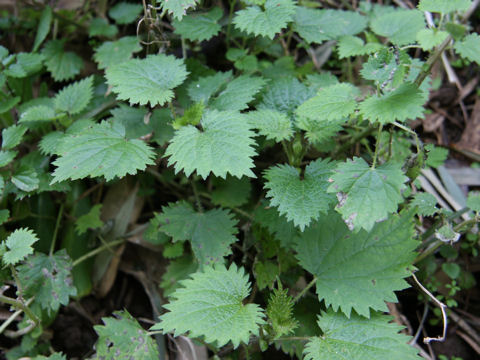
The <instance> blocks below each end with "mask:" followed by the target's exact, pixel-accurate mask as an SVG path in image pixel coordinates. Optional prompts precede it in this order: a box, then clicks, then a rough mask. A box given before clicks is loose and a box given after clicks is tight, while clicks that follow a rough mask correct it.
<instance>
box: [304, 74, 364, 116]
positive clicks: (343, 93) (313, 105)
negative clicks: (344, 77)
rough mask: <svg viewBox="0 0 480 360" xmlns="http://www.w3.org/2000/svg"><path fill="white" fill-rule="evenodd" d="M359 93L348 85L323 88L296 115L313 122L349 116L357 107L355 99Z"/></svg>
mask: <svg viewBox="0 0 480 360" xmlns="http://www.w3.org/2000/svg"><path fill="white" fill-rule="evenodd" d="M358 95H360V91H359V90H358V89H357V88H356V87H355V86H353V85H351V84H348V83H343V84H337V85H332V86H329V87H327V88H323V89H321V90H320V91H319V92H318V95H317V96H315V97H313V98H311V99H309V100H307V101H306V102H304V103H303V104H302V105H300V106H299V107H298V109H297V115H298V116H303V117H307V118H310V119H314V120H339V119H342V118H345V117H348V116H349V115H351V114H352V113H353V112H354V111H355V108H356V107H357V102H356V101H355V97H357V96H358Z"/></svg>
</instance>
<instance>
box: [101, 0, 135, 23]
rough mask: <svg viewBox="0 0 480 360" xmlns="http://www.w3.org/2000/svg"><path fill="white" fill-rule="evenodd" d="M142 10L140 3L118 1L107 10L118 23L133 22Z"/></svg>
mask: <svg viewBox="0 0 480 360" xmlns="http://www.w3.org/2000/svg"><path fill="white" fill-rule="evenodd" d="M141 12H142V5H141V4H134V3H128V2H119V3H117V4H116V5H114V6H113V7H111V8H110V10H108V16H110V17H111V18H112V19H113V20H115V22H116V23H117V24H119V25H124V24H130V23H132V22H134V21H135V20H136V19H137V17H138V15H140V13H141Z"/></svg>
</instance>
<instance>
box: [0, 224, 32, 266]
mask: <svg viewBox="0 0 480 360" xmlns="http://www.w3.org/2000/svg"><path fill="white" fill-rule="evenodd" d="M37 241H38V237H37V235H35V233H34V232H33V231H32V230H30V229H27V228H23V229H17V230H15V231H14V232H13V233H11V234H10V235H9V236H8V238H7V240H5V245H6V248H7V251H6V252H5V253H4V254H3V258H2V261H3V263H4V264H5V265H15V264H17V263H18V262H20V261H22V260H23V259H25V258H26V257H27V256H28V255H30V254H33V248H32V245H33V244H34V243H35V242H37Z"/></svg>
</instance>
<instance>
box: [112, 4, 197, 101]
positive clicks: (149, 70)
mask: <svg viewBox="0 0 480 360" xmlns="http://www.w3.org/2000/svg"><path fill="white" fill-rule="evenodd" d="M171 2H173V1H171ZM187 74H188V72H187V70H186V67H185V64H184V63H183V60H179V59H176V58H175V57H173V56H171V55H164V54H159V55H149V56H147V58H145V59H142V60H140V59H132V60H128V61H126V62H124V63H121V64H118V65H116V66H112V67H110V68H108V69H107V70H106V72H105V76H106V78H107V81H108V83H109V84H110V85H111V86H112V87H113V88H112V90H113V91H114V92H116V93H117V94H118V98H119V99H120V100H128V101H130V104H140V105H145V104H147V103H150V106H152V107H154V106H155V105H157V104H158V105H163V104H165V103H166V102H168V101H170V100H171V99H172V97H173V91H172V89H173V88H175V87H177V86H178V85H180V84H181V83H183V81H184V80H185V78H186V77H187Z"/></svg>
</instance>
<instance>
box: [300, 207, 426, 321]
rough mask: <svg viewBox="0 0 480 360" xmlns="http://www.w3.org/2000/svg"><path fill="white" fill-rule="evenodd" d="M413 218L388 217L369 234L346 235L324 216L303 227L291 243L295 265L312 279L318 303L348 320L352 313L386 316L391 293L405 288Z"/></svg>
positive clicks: (339, 223) (342, 225)
mask: <svg viewBox="0 0 480 360" xmlns="http://www.w3.org/2000/svg"><path fill="white" fill-rule="evenodd" d="M412 216H413V212H410V213H406V214H403V215H402V216H397V215H392V216H390V218H389V219H388V220H387V221H384V222H382V223H379V224H376V225H375V226H374V227H373V228H372V229H371V231H370V232H367V231H365V230H360V231H359V232H356V233H352V232H351V231H350V230H349V229H348V227H347V226H346V225H345V223H344V222H343V221H342V218H341V217H340V216H339V215H338V214H336V213H335V212H330V213H329V214H328V215H327V216H323V217H321V218H320V220H319V221H317V222H316V223H314V224H312V225H311V226H310V227H308V228H307V229H306V230H305V232H303V234H301V235H300V237H299V238H298V242H297V258H298V260H299V262H300V265H301V266H302V267H303V268H304V269H305V270H307V271H308V272H310V273H312V274H313V275H315V276H316V277H317V282H316V290H317V294H318V297H319V300H324V301H325V304H326V306H330V305H331V306H332V308H333V309H334V310H335V311H337V310H338V309H339V308H340V309H341V310H342V311H343V312H344V313H345V314H346V315H347V316H348V317H349V316H350V313H351V310H352V309H354V310H355V311H356V312H357V313H358V314H360V315H363V316H366V317H368V316H369V309H373V310H378V311H388V309H387V306H386V305H385V301H389V302H396V301H397V298H396V296H395V294H394V291H399V290H403V289H405V288H406V287H408V283H407V282H406V281H405V280H404V278H406V277H408V276H410V275H411V273H410V272H409V271H408V269H407V268H408V267H409V266H410V264H411V262H412V261H413V259H414V258H415V253H414V250H415V249H416V247H417V246H418V242H417V241H415V240H413V234H414V232H413V225H414V223H413V219H412Z"/></svg>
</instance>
